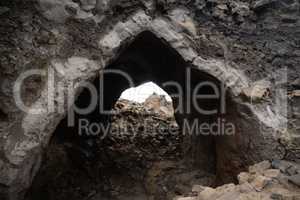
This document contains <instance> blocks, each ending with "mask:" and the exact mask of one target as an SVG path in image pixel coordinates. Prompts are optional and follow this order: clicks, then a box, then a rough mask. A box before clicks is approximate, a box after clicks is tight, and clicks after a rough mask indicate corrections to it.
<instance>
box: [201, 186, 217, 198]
mask: <svg viewBox="0 0 300 200" xmlns="http://www.w3.org/2000/svg"><path fill="white" fill-rule="evenodd" d="M215 193H216V190H215V189H213V188H210V187H205V188H204V190H203V191H202V192H201V193H200V194H199V195H198V199H199V200H210V199H212V198H211V197H212V196H213V195H214V194H215Z"/></svg>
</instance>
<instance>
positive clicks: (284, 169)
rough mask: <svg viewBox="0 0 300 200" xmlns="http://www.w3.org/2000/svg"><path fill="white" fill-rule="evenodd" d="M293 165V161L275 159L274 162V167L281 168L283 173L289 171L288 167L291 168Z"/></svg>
mask: <svg viewBox="0 0 300 200" xmlns="http://www.w3.org/2000/svg"><path fill="white" fill-rule="evenodd" d="M292 166H293V164H292V163H291V162H288V161H284V160H274V161H273V162H272V167H273V168H275V169H279V170H280V171H281V172H282V173H287V171H288V169H289V168H291V167H292ZM290 172H291V171H290ZM290 175H293V174H290Z"/></svg>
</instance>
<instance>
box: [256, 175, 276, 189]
mask: <svg viewBox="0 0 300 200" xmlns="http://www.w3.org/2000/svg"><path fill="white" fill-rule="evenodd" d="M269 183H271V179H270V178H267V177H265V176H261V175H259V176H257V177H256V178H255V179H254V180H253V181H252V183H251V184H252V185H253V187H254V188H255V189H256V190H258V191H261V190H262V189H264V188H265V187H266V186H267V185H268V184H269Z"/></svg>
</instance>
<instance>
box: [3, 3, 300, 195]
mask: <svg viewBox="0 0 300 200" xmlns="http://www.w3.org/2000/svg"><path fill="white" fill-rule="evenodd" d="M299 8H300V4H299V1H296V0H289V1H272V0H255V1H252V3H251V4H249V3H248V2H246V1H240V0H220V1H213V0H192V1H186V0H183V1H181V0H180V1H179V0H173V1H155V2H154V1H136V0H133V1H128V0H124V1H109V0H97V1H93V0H82V1H71V0H53V1H52V0H38V1H21V0H12V1H3V2H1V4H0V36H1V43H0V55H1V56H0V68H1V70H0V71H1V72H0V85H1V90H0V147H1V150H0V171H1V173H0V183H1V186H0V193H1V194H0V197H1V199H13V200H14V199H18V198H19V199H21V198H22V195H23V194H24V191H25V190H26V189H27V188H28V187H29V186H30V182H31V180H32V178H33V177H34V175H35V174H36V173H37V171H38V168H39V166H38V165H39V162H38V160H39V159H40V157H41V155H42V152H43V149H44V148H45V147H46V146H47V143H48V141H49V138H51V135H52V133H53V131H54V130H55V127H56V125H57V124H58V123H59V121H60V120H61V119H62V118H63V116H64V115H65V112H66V110H67V108H66V107H65V105H63V102H65V100H66V99H65V97H64V96H61V95H59V94H56V95H57V97H56V98H55V103H54V104H55V105H56V107H55V108H59V107H60V108H64V109H62V110H64V112H57V111H54V112H46V113H43V114H39V115H35V116H34V115H32V114H27V113H25V112H23V111H21V110H20V108H19V107H17V106H16V104H15V100H14V98H13V86H14V83H15V81H16V80H17V78H18V77H19V75H20V74H21V73H22V72H24V71H26V70H29V69H38V70H43V71H44V72H46V71H48V69H50V68H53V67H54V68H55V69H57V70H59V71H63V72H64V70H66V71H65V72H64V73H63V74H62V75H60V76H58V77H56V78H57V79H58V81H57V84H62V85H64V87H62V89H61V90H60V92H61V93H64V92H65V91H66V88H68V87H69V86H70V87H71V86H72V83H71V82H72V81H70V79H72V80H74V82H75V84H74V85H75V86H74V87H73V89H72V91H74V92H75V93H76V92H78V90H79V89H78V88H76V86H77V84H79V82H81V81H83V80H89V79H92V78H93V77H94V76H95V72H96V71H97V70H99V69H100V68H101V67H104V66H106V65H107V64H109V62H110V61H111V60H113V59H115V57H116V56H117V55H118V53H119V50H120V49H122V48H121V47H124V46H126V45H127V44H128V43H130V42H131V41H132V40H133V39H134V38H135V36H137V35H138V34H139V33H141V32H143V31H145V30H148V31H151V32H152V33H154V34H155V35H156V36H157V37H158V38H160V39H162V40H164V41H167V42H168V43H169V44H170V46H171V47H172V48H173V49H174V50H176V51H177V52H178V53H179V54H180V55H181V56H182V57H183V59H184V60H185V61H187V62H188V63H190V64H191V65H192V66H193V67H195V68H197V69H199V70H200V71H203V72H206V73H208V74H209V75H211V76H213V77H215V78H217V79H218V80H220V81H222V82H224V83H225V84H226V85H227V86H229V90H230V92H232V93H233V96H234V102H235V103H236V104H237V105H238V108H239V118H238V119H239V125H240V126H241V127H240V128H241V129H242V130H245V131H241V132H242V133H243V134H244V135H247V134H249V133H251V134H249V135H251V136H249V135H247V137H243V136H244V135H242V136H240V138H243V139H244V140H242V142H241V143H242V144H240V143H239V144H235V145H231V147H233V146H234V147H236V149H234V150H228V151H229V152H232V151H233V152H243V156H241V157H240V158H239V159H238V160H244V161H245V163H246V164H243V165H242V166H240V165H239V164H236V166H237V168H238V169H240V168H245V167H246V166H248V165H249V164H250V163H254V162H259V161H261V160H264V159H267V158H268V159H270V158H276V159H280V158H284V159H289V160H293V161H299V158H300V150H299V145H300V142H299V126H300V124H299V120H300V114H299V113H300V110H299V107H300V103H299V95H298V92H297V91H298V90H299V88H300V86H299V74H300V69H299V66H298V65H299V63H300V53H299V47H300V44H299V43H300V41H299V38H300V35H299V34H300V31H299V26H300V24H299V23H300V20H299V19H300V16H299ZM78 67H79V68H78ZM73 69H74V71H72V70H73ZM68 70H70V71H68ZM285 80H286V81H288V83H287V82H286V81H285ZM297 80H298V81H297ZM261 81H264V82H269V83H270V85H269V86H268V89H267V91H268V93H269V92H270V94H271V96H269V97H268V98H267V99H266V100H265V101H259V102H258V103H257V102H256V103H255V104H251V103H249V101H248V100H247V99H246V100H243V98H240V97H242V96H244V94H243V92H242V91H245V90H246V89H247V88H248V89H249V88H251V87H253V86H254V85H255V83H257V82H261ZM46 87H47V78H46V77H39V78H30V79H29V80H26V81H25V83H24V85H23V87H22V88H21V90H22V92H23V95H22V98H23V100H24V101H25V104H26V105H27V106H28V107H29V109H31V110H36V109H41V110H44V109H45V108H46V96H47V94H48V93H47V90H46ZM71 88H72V87H71ZM265 89H266V87H264V89H263V90H261V89H260V90H259V91H257V93H256V97H257V98H258V99H260V98H261V97H263V98H264V97H265V94H266V93H265V92H266V90H265ZM60 92H58V93H60ZM287 94H291V95H289V96H288V97H289V98H286V97H287ZM246 96H248V97H249V90H248V92H246ZM254 127H255V128H254ZM254 129H255V130H254ZM252 133H255V134H252ZM253 135H255V137H254V136H253ZM297 138H298V139H297ZM249 152H250V153H249ZM251 152H252V153H251ZM226 160H227V159H226ZM224 162H225V161H224ZM225 166H226V165H225ZM230 166H232V165H230ZM31 169H33V170H31ZM280 170H281V171H282V172H285V170H286V169H283V168H282V167H280ZM289 173H290V174H293V173H295V170H292V169H289ZM2 197H3V198H2ZM244 198H245V197H244Z"/></svg>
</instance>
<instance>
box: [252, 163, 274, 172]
mask: <svg viewBox="0 0 300 200" xmlns="http://www.w3.org/2000/svg"><path fill="white" fill-rule="evenodd" d="M270 168H271V163H270V162H269V161H263V162H260V163H258V164H255V165H253V166H250V167H249V172H250V173H259V174H263V172H264V171H265V170H267V169H270Z"/></svg>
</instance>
